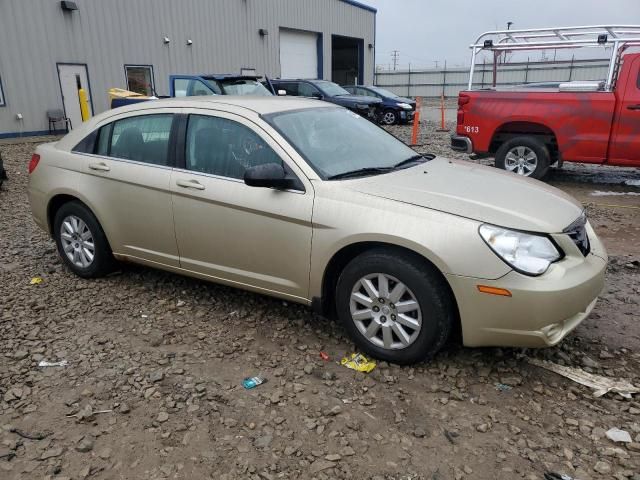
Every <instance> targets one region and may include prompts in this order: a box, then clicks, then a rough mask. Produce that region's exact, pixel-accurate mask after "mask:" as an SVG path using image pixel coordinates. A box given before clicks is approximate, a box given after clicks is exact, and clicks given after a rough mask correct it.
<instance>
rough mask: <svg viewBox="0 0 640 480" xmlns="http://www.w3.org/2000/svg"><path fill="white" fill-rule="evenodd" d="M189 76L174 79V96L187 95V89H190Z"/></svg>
mask: <svg viewBox="0 0 640 480" xmlns="http://www.w3.org/2000/svg"><path fill="white" fill-rule="evenodd" d="M189 82H190V80H189V79H188V78H174V79H173V96H174V97H186V96H187V90H188V89H189Z"/></svg>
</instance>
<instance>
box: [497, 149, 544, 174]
mask: <svg viewBox="0 0 640 480" xmlns="http://www.w3.org/2000/svg"><path fill="white" fill-rule="evenodd" d="M537 167H538V155H536V152H534V151H533V150H531V149H530V148H529V147H524V146H518V147H513V148H512V149H511V150H509V151H508V152H507V155H506V156H505V158H504V169H505V170H507V171H509V172H514V173H517V174H518V175H523V176H525V177H528V176H530V175H531V174H532V173H533V172H535V170H536V168H537Z"/></svg>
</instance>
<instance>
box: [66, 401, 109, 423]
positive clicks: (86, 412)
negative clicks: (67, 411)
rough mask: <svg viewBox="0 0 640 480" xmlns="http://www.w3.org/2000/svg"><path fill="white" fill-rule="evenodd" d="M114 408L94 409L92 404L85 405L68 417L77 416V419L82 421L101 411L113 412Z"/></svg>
mask: <svg viewBox="0 0 640 480" xmlns="http://www.w3.org/2000/svg"><path fill="white" fill-rule="evenodd" d="M111 412H113V410H96V411H94V410H93V408H91V405H85V406H84V407H82V408H81V409H80V411H79V412H78V413H74V414H72V415H67V418H71V417H75V418H76V421H78V422H82V421H84V420H91V419H92V418H93V417H94V415H99V414H101V413H111Z"/></svg>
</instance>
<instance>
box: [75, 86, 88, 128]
mask: <svg viewBox="0 0 640 480" xmlns="http://www.w3.org/2000/svg"><path fill="white" fill-rule="evenodd" d="M78 100H79V102H80V114H81V115H82V121H83V122H86V121H87V120H89V118H91V111H90V110H89V100H88V99H87V92H86V90H85V89H84V88H79V89H78Z"/></svg>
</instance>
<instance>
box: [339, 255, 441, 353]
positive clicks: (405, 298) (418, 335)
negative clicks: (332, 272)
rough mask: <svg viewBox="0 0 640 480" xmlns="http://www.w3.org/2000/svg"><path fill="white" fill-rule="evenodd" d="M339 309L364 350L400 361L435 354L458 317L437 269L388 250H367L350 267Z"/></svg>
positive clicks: (341, 281) (341, 285)
mask: <svg viewBox="0 0 640 480" xmlns="http://www.w3.org/2000/svg"><path fill="white" fill-rule="evenodd" d="M336 309H337V313H338V317H339V318H340V320H341V321H342V323H343V324H344V326H345V328H346V329H347V331H348V332H349V334H350V336H351V338H352V339H353V341H354V342H355V343H356V345H357V346H358V347H359V348H360V349H361V350H363V351H364V352H365V353H368V354H369V355H371V356H373V357H376V358H379V359H381V360H386V361H389V362H393V363H398V364H409V363H415V362H418V361H420V360H424V359H425V358H428V357H431V356H433V355H434V354H435V353H436V352H437V351H438V350H439V349H440V348H442V346H443V345H444V344H445V342H446V341H447V338H448V337H449V334H450V332H451V329H452V325H453V318H454V316H453V307H452V303H451V298H450V295H449V292H448V290H447V288H446V287H445V286H444V285H443V281H442V280H441V279H440V277H439V275H438V274H437V273H436V272H435V271H434V270H433V268H432V267H430V266H429V265H427V264H424V263H422V262H419V261H418V262H416V259H415V258H414V257H413V256H411V255H409V254H406V253H404V252H395V251H393V250H387V249H377V250H371V251H368V252H365V253H363V254H361V255H359V256H358V257H356V258H355V259H353V260H352V261H351V262H350V263H349V264H348V265H347V266H346V267H345V269H344V270H343V272H342V274H341V275H340V278H339V279H338V284H337V290H336Z"/></svg>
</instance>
